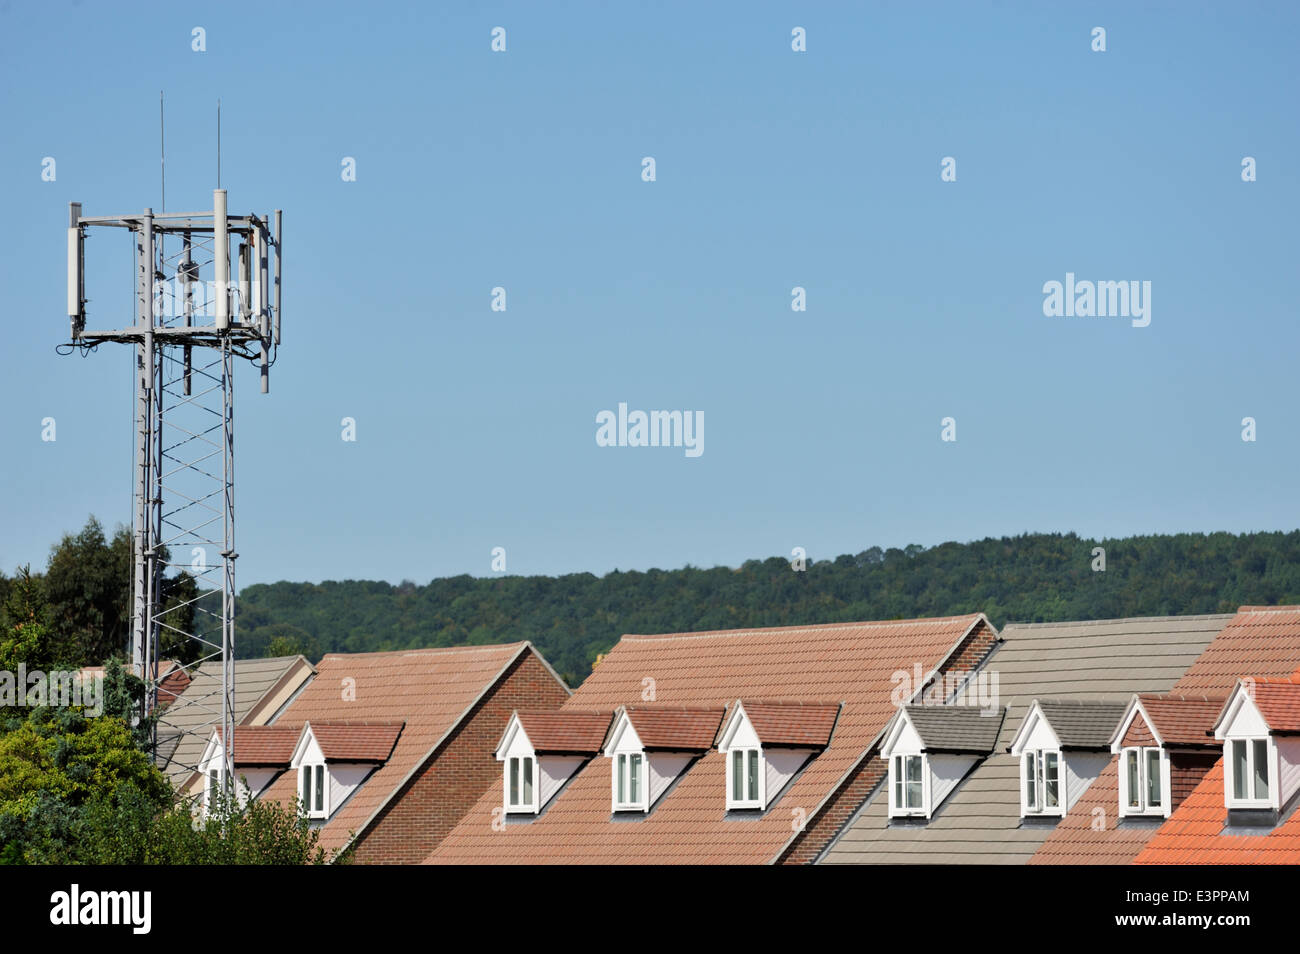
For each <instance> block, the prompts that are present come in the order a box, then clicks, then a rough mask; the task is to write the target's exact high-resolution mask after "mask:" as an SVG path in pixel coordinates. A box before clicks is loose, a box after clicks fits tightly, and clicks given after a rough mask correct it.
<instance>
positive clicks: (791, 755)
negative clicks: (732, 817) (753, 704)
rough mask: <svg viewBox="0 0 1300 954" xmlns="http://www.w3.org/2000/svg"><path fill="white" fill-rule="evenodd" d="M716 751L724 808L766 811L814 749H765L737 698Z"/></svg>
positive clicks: (719, 737)
mask: <svg viewBox="0 0 1300 954" xmlns="http://www.w3.org/2000/svg"><path fill="white" fill-rule="evenodd" d="M718 751H719V752H720V753H721V754H722V756H723V757H724V758H725V759H726V766H727V769H726V772H727V810H728V811H744V810H753V809H756V810H758V811H766V810H767V809H768V807H769V806H770V805H771V804H772V803H773V802H774V801H775V800H776V799H777V798H779V797H780V795H781V791H782V790H783V789H784V788H785V787H786V785H787V784H788V783H789V782H790V779H792V778H794V776H795V773H797V772H798V771H799V770H800V769H801V768H803V767H804V765H805V764H806V763H807V762H808V760H809V759H810V758H812V757H813V755H814V754H816V752H817V750H816V749H813V748H796V747H785V746H782V747H779V748H774V747H766V748H765V747H764V746H763V743H762V741H761V740H760V739H759V736H758V732H757V731H756V730H755V728H754V724H753V723H752V722H751V721H750V720H749V716H748V715H746V714H745V706H744V703H743V702H741V700H739V699H737V700H736V703H735V705H734V706H732V709H731V713H730V714H729V715H728V716H727V721H726V722H725V723H724V724H723V727H722V733H721V734H720V735H719V736H718Z"/></svg>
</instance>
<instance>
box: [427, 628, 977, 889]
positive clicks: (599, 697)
mask: <svg viewBox="0 0 1300 954" xmlns="http://www.w3.org/2000/svg"><path fill="white" fill-rule="evenodd" d="M981 622H983V623H985V624H987V621H986V620H985V619H984V617H983V616H982V615H981V614H972V615H969V616H959V617H949V618H945V619H922V620H896V621H890V622H879V623H836V624H830V625H823V626H788V627H781V628H777V629H750V630H728V631H715V632H707V633H682V634H675V635H664V636H624V637H623V638H622V639H621V640H620V641H619V643H618V644H617V645H616V646H615V647H614V648H613V649H612V650H610V652H609V653H608V655H606V657H605V658H604V660H603V661H602V662H601V664H600V665H599V666H597V667H596V668H595V669H594V670H593V672H592V674H591V675H590V676H588V677H587V679H586V681H585V682H584V683H583V684H582V685H581V686H580V687H579V688H578V689H577V690H576V691H575V692H574V694H573V697H572V698H571V699H570V700H569V702H567V703H566V704H565V706H564V708H565V709H572V708H585V709H592V708H600V709H603V708H606V707H609V708H615V707H617V706H620V705H638V703H639V701H640V700H642V699H644V698H645V696H644V695H643V693H648V694H650V695H652V696H653V697H654V700H655V702H656V703H659V704H662V705H678V706H716V707H721V706H725V705H727V704H729V703H731V702H734V701H735V700H736V699H739V698H742V697H753V698H760V699H786V700H802V701H805V702H824V701H825V700H826V699H842V700H844V707H843V711H842V713H841V715H840V718H839V722H838V724H837V725H836V727H835V732H834V735H833V736H832V738H831V740H830V744H829V746H828V747H827V748H826V749H825V750H824V751H822V752H821V753H820V754H818V755H817V756H816V757H814V758H813V759H812V760H811V761H810V762H809V763H808V764H807V766H806V767H805V768H804V769H803V771H802V773H801V774H799V775H798V776H797V777H796V778H795V780H794V781H793V782H792V783H791V784H790V785H789V787H788V788H787V789H786V790H785V791H784V793H783V794H782V795H781V797H780V798H779V799H778V800H777V801H776V802H775V803H774V804H773V805H772V806H770V807H769V809H768V810H767V811H766V812H764V813H763V814H762V815H761V816H756V817H752V818H728V817H727V811H726V782H725V779H726V765H725V760H724V758H723V757H722V756H721V755H720V754H719V753H718V752H717V750H716V749H713V750H710V751H709V752H707V753H706V754H704V755H703V756H701V757H700V758H699V759H698V760H696V761H695V762H694V763H693V764H692V765H691V766H690V768H689V769H688V770H687V771H686V772H685V773H684V774H683V775H681V776H680V777H679V779H678V781H677V783H676V784H675V786H674V787H673V788H672V789H670V790H669V791H668V793H667V794H665V795H663V796H662V797H661V798H660V799H659V801H658V802H657V803H656V804H655V805H654V807H653V809H652V810H651V811H650V812H649V813H647V814H646V815H645V816H644V817H640V818H637V819H635V820H633V821H629V822H620V823H617V824H615V823H612V822H611V819H610V765H609V760H608V759H605V758H595V759H592V760H591V761H589V762H588V763H587V764H586V765H585V766H584V767H583V768H582V769H580V770H579V771H578V772H577V773H576V774H575V776H574V777H573V779H572V780H571V781H570V782H569V784H568V786H567V787H566V788H565V789H564V791H562V792H561V793H560V794H559V795H557V796H556V798H555V800H554V801H553V802H551V804H550V806H549V807H548V808H547V810H546V811H545V812H544V813H543V814H542V815H540V816H539V817H537V818H533V819H530V820H528V821H526V822H521V823H519V824H512V825H507V826H505V828H504V829H503V830H498V829H500V826H499V825H498V826H495V827H494V826H493V825H492V820H493V817H494V816H493V811H494V810H498V812H499V809H500V805H501V789H500V786H494V787H493V789H491V790H489V791H488V792H486V793H485V794H484V795H483V796H482V797H481V798H480V799H479V801H478V804H477V805H476V806H475V807H474V808H472V809H470V811H469V812H468V813H467V814H466V815H465V817H464V818H462V819H461V821H460V823H459V824H458V825H457V826H456V827H455V828H454V829H453V830H452V832H451V833H450V834H449V835H448V836H447V837H446V838H445V839H444V840H443V841H442V843H441V844H440V845H439V846H438V848H437V849H436V850H435V851H434V852H433V853H432V854H431V855H430V857H429V859H428V862H429V863H453V864H469V863H486V864H509V863H516V864H541V863H548V862H551V863H565V862H568V863H580V864H581V863H585V864H613V863H628V864H656V863H658V864H669V863H683V864H690V863H694V864H722V863H733V864H761V863H765V862H769V861H772V860H774V859H775V858H776V857H777V856H778V855H779V854H780V853H781V851H782V850H783V849H784V848H785V847H786V846H787V845H788V844H789V843H790V841H791V840H792V839H793V838H794V837H795V835H796V834H797V832H798V831H799V830H800V822H802V821H806V822H811V821H812V820H813V819H814V818H815V817H817V812H818V810H819V809H820V807H821V806H822V803H823V802H824V801H825V800H826V799H827V798H828V797H829V796H830V795H831V794H832V793H833V792H834V791H835V790H836V788H837V787H838V785H839V783H840V782H841V781H842V780H844V779H845V777H846V776H847V774H848V773H849V772H850V771H851V770H852V769H853V768H854V767H855V766H856V765H857V764H858V762H859V761H860V760H861V758H862V757H863V755H864V754H865V753H866V752H867V751H868V750H869V748H870V747H871V745H872V743H873V742H874V741H875V740H876V738H877V736H878V735H879V733H880V731H881V729H882V728H883V726H884V725H885V723H886V722H887V721H888V720H889V718H890V717H891V716H892V715H893V713H894V710H895V699H893V698H891V696H892V694H893V691H894V689H895V688H896V687H897V686H898V684H899V681H898V680H899V674H900V672H901V673H902V675H903V676H908V675H910V673H911V672H912V669H913V665H914V664H915V665H918V666H920V667H922V669H923V670H924V671H925V672H927V673H928V672H929V671H931V670H933V669H935V668H937V667H938V666H939V665H940V664H941V663H942V662H943V661H944V660H945V659H946V658H947V657H948V656H949V655H950V654H951V653H952V651H953V650H954V649H955V648H956V647H957V646H958V645H959V644H960V643H961V641H962V640H963V638H964V637H965V636H966V635H967V634H968V633H969V632H971V631H972V630H973V629H974V628H975V627H976V626H977V625H978V624H980V623H981Z"/></svg>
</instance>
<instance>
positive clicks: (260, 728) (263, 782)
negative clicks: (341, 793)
mask: <svg viewBox="0 0 1300 954" xmlns="http://www.w3.org/2000/svg"><path fill="white" fill-rule="evenodd" d="M298 731H299V730H298V729H296V728H292V727H287V728H286V727H281V726H274V725H241V726H237V727H236V728H235V746H234V752H233V760H234V771H233V774H232V775H231V776H230V777H229V778H226V779H225V780H224V781H225V783H226V784H227V785H228V786H229V788H228V790H229V792H230V795H231V798H232V800H233V804H234V805H239V806H242V805H245V804H247V803H248V800H249V799H250V798H256V797H257V796H258V795H260V794H261V793H262V792H263V791H265V790H266V788H267V787H268V786H269V785H270V784H271V783H272V782H273V781H275V779H276V778H278V777H279V776H280V775H281V774H282V773H283V772H284V771H285V770H286V769H287V768H289V760H290V756H291V754H292V752H293V746H294V742H295V741H296V740H297V738H298ZM222 739H223V732H222V730H221V729H219V728H217V729H213V730H212V735H211V736H209V737H208V743H207V745H206V746H205V748H204V750H203V757H202V758H201V759H200V760H199V764H198V770H199V776H198V780H199V781H200V782H201V783H202V796H203V801H202V808H203V814H204V816H207V815H210V814H211V813H212V812H213V810H215V809H216V808H217V806H218V803H219V802H220V800H221V798H220V793H221V791H222V787H223V775H222V764H223V763H224V762H225V760H226V750H225V745H224V744H223V741H222ZM186 787H187V788H188V785H187V786H186Z"/></svg>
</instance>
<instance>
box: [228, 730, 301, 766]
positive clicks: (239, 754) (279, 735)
mask: <svg viewBox="0 0 1300 954" xmlns="http://www.w3.org/2000/svg"><path fill="white" fill-rule="evenodd" d="M216 733H217V738H219V739H224V738H225V732H223V731H222V727H221V726H217V729H216ZM301 735H302V730H301V729H300V728H298V727H296V726H287V725H237V726H235V765H237V766H238V765H250V766H252V765H256V766H277V765H278V766H288V764H289V762H290V761H291V760H292V759H293V750H294V747H295V746H296V745H297V744H298V739H299V737H300V736H301Z"/></svg>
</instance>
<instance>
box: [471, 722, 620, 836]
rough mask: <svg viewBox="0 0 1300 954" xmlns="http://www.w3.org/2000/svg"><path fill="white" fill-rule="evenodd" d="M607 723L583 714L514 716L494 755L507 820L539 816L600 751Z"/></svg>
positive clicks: (508, 723) (507, 725)
mask: <svg viewBox="0 0 1300 954" xmlns="http://www.w3.org/2000/svg"><path fill="white" fill-rule="evenodd" d="M609 719H610V714H609V713H608V712H590V711H582V710H574V711H567V710H564V709H558V710H557V709H547V710H544V711H531V710H523V711H516V712H514V713H512V714H511V716H510V721H509V722H507V723H506V730H505V732H504V733H503V734H502V736H501V741H500V742H499V743H497V751H496V757H497V761H499V762H501V763H502V780H501V781H502V786H503V797H502V801H503V802H504V804H505V812H506V814H507V815H513V816H515V820H520V819H521V818H522V819H527V817H528V816H532V815H538V814H540V813H541V812H542V811H543V810H544V809H545V808H546V806H547V804H549V803H550V801H551V799H553V798H555V796H556V795H558V794H559V793H560V790H561V789H563V788H564V786H565V785H566V784H567V783H568V781H569V779H570V778H572V777H573V776H574V774H575V773H576V772H577V771H578V769H580V768H582V766H584V765H585V764H587V762H588V761H589V760H590V759H591V758H592V756H594V755H596V754H597V753H598V752H599V751H600V744H601V742H602V741H603V740H604V738H605V732H606V730H607V729H608V728H609Z"/></svg>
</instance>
